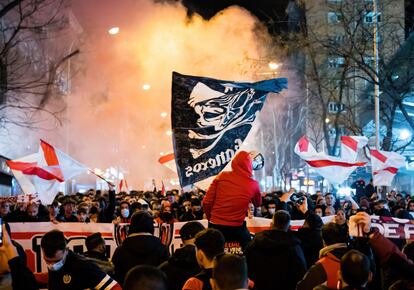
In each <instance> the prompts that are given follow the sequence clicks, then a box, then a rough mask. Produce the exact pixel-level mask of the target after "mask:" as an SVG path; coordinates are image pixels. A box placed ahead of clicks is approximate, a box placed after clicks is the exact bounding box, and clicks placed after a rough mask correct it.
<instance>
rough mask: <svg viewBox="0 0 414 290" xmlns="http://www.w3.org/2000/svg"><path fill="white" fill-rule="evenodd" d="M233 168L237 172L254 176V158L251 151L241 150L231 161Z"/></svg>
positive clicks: (246, 175)
mask: <svg viewBox="0 0 414 290" xmlns="http://www.w3.org/2000/svg"><path fill="white" fill-rule="evenodd" d="M231 168H232V169H233V171H234V172H235V173H237V174H240V175H242V176H245V177H252V175H253V174H252V170H253V168H252V159H251V157H250V155H249V152H246V151H240V152H239V153H237V154H236V156H235V157H234V158H233V161H232V162H231Z"/></svg>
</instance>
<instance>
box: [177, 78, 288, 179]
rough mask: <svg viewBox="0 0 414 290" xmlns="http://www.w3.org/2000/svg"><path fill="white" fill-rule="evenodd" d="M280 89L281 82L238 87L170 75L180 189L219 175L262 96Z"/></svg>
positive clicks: (284, 84) (237, 84)
mask: <svg viewBox="0 0 414 290" xmlns="http://www.w3.org/2000/svg"><path fill="white" fill-rule="evenodd" d="M285 88H287V80H286V79H270V80H265V81H261V82H256V83H243V82H233V81H224V80H217V79H212V78H206V77H196V76H185V75H181V74H178V73H176V72H174V73H173V83H172V113H171V123H172V129H173V142H174V155H175V161H176V164H177V172H178V176H179V178H180V183H181V186H186V185H189V184H193V183H195V182H197V181H200V180H203V179H206V178H208V177H209V176H213V175H216V174H218V173H219V172H220V171H221V170H222V169H223V168H224V167H225V166H226V165H227V164H228V163H229V162H230V161H231V159H232V157H233V156H234V155H235V153H236V152H237V150H238V149H239V148H240V146H241V145H242V143H243V141H244V139H245V138H246V137H247V134H248V133H249V131H250V129H251V127H252V124H253V122H254V120H255V119H256V117H257V114H258V113H259V112H260V110H261V109H262V107H263V105H264V102H265V100H266V96H267V94H268V93H271V92H273V93H279V92H280V91H282V90H283V89H285Z"/></svg>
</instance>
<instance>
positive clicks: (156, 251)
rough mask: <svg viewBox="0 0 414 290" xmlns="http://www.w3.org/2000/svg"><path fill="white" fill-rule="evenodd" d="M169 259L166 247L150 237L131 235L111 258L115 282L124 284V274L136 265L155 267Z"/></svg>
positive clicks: (157, 239) (158, 240) (155, 238)
mask: <svg viewBox="0 0 414 290" xmlns="http://www.w3.org/2000/svg"><path fill="white" fill-rule="evenodd" d="M168 257H169V254H168V250H167V247H166V246H164V245H163V244H162V243H161V241H160V239H159V238H157V237H154V236H152V235H133V236H129V237H128V238H126V239H125V240H124V241H123V242H122V244H121V245H120V246H119V247H118V248H116V250H115V252H114V255H113V257H112V263H114V265H115V277H116V281H118V283H120V284H121V285H122V284H123V283H124V278H125V275H126V273H127V272H128V271H129V270H130V269H131V268H133V267H134V266H137V265H152V266H155V267H157V266H158V265H160V264H161V263H163V262H164V261H166V260H167V259H168Z"/></svg>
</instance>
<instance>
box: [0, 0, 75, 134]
mask: <svg viewBox="0 0 414 290" xmlns="http://www.w3.org/2000/svg"><path fill="white" fill-rule="evenodd" d="M3 2H4V1H3ZM66 2H67V1H65V0H14V1H7V3H5V4H0V128H3V129H4V128H7V127H8V126H9V125H17V126H23V127H28V128H33V129H34V128H38V127H39V126H40V125H39V124H40V123H39V122H40V121H41V119H42V118H44V117H45V114H46V116H47V118H50V117H52V118H51V119H52V120H54V121H55V122H59V113H60V112H62V111H63V110H64V109H65V105H64V102H63V101H61V100H60V99H59V96H60V95H61V93H62V91H63V90H62V87H61V85H62V84H61V82H59V79H61V77H62V74H65V71H64V70H63V69H62V65H63V64H65V63H66V62H67V60H68V59H69V58H71V57H72V56H74V55H76V54H77V53H78V52H79V51H78V50H76V49H74V50H73V51H69V52H66V51H65V52H63V53H62V52H61V51H56V49H55V48H56V46H57V43H58V42H59V40H58V39H57V37H58V36H59V34H60V33H61V32H62V31H64V29H65V28H66V27H67V25H68V18H67V17H65V15H64V11H65V8H66V6H65V5H66ZM51 103H53V105H50V104H51Z"/></svg>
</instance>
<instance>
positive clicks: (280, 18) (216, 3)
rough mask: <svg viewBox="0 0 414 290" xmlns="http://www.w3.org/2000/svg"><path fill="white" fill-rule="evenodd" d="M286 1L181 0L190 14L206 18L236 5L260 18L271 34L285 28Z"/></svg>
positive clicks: (287, 0)
mask: <svg viewBox="0 0 414 290" xmlns="http://www.w3.org/2000/svg"><path fill="white" fill-rule="evenodd" d="M173 1H174V0H173ZM288 2H289V0H254V1H253V0H209V1H206V0H182V3H183V4H184V6H185V7H187V9H188V13H189V15H190V16H191V14H192V13H197V14H199V15H201V16H202V17H203V18H204V19H207V20H208V19H210V18H212V17H213V16H214V15H216V13H218V12H219V11H221V10H223V9H225V8H227V7H229V6H232V5H238V6H240V7H243V8H245V9H247V10H248V11H250V12H251V13H252V14H254V15H255V16H256V17H257V18H258V19H260V21H261V22H262V23H263V24H265V25H266V26H267V28H268V30H269V32H270V33H272V34H279V33H280V32H282V31H284V30H285V29H286V14H285V9H286V7H287V4H288Z"/></svg>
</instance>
